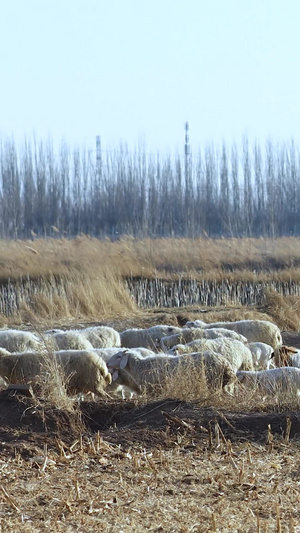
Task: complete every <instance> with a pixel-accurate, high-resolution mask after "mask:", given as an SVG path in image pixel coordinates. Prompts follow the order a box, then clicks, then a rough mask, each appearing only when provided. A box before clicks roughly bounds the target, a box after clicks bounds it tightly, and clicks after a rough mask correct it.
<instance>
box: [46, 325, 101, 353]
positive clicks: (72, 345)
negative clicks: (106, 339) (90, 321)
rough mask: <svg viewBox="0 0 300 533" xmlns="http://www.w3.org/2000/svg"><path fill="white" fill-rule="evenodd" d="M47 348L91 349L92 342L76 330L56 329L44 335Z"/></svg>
mask: <svg viewBox="0 0 300 533" xmlns="http://www.w3.org/2000/svg"><path fill="white" fill-rule="evenodd" d="M43 340H44V342H45V345H46V347H47V348H50V349H52V350H91V349H93V346H92V344H91V343H90V341H88V339H87V338H86V337H85V336H84V335H82V334H81V333H80V332H79V331H77V330H68V331H57V330H54V332H53V333H52V332H51V333H48V334H47V335H44V337H43Z"/></svg>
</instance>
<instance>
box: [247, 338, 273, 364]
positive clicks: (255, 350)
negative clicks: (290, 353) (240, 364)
mask: <svg viewBox="0 0 300 533" xmlns="http://www.w3.org/2000/svg"><path fill="white" fill-rule="evenodd" d="M247 346H248V348H249V350H250V351H251V353H252V359H253V366H254V369H255V370H268V369H269V368H270V367H274V364H273V361H272V354H273V353H274V348H272V346H270V345H269V344H266V343H264V342H249V343H248V344H247Z"/></svg>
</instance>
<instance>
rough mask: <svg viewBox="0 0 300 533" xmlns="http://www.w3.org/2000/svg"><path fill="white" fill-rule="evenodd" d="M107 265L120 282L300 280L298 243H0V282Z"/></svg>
mask: <svg viewBox="0 0 300 533" xmlns="http://www.w3.org/2000/svg"><path fill="white" fill-rule="evenodd" d="M103 266H108V267H109V268H110V269H113V270H114V272H115V273H116V274H117V275H118V276H121V277H128V276H148V277H149V276H152V277H153V276H154V277H155V276H162V277H163V276H167V277H170V276H172V275H174V276H176V275H184V274H185V275H187V276H189V277H197V276H198V277H199V276H200V277H203V276H205V277H206V278H207V279H216V277H217V278H218V277H220V276H224V273H226V276H227V277H228V276H229V275H235V274H237V275H239V276H240V275H241V274H242V275H243V276H250V277H251V279H253V278H257V279H262V280H264V279H265V276H268V278H270V277H272V276H274V277H276V278H277V277H280V279H284V276H292V277H293V278H297V279H300V238H294V237H282V238H278V239H269V238H268V239H263V238H261V239H254V238H253V239H250V238H245V239H235V238H232V239H209V238H207V239H205V238H198V239H179V238H178V239H175V238H174V239H149V238H147V239H143V240H136V239H133V238H131V237H124V238H122V239H120V240H118V241H114V242H112V241H110V240H109V239H104V240H99V239H95V238H91V237H89V236H86V235H84V236H79V237H76V238H75V239H70V240H69V239H36V240H34V241H21V240H17V241H0V281H6V280H7V279H8V278H10V279H11V280H14V279H18V278H19V277H20V276H27V275H29V276H30V277H31V278H34V277H39V276H47V275H50V274H53V275H58V276H62V275H67V274H68V273H69V272H70V270H71V271H72V270H75V271H78V272H80V273H82V274H85V273H86V271H87V270H88V271H89V272H90V273H91V272H93V273H94V274H96V273H97V271H98V269H99V267H103Z"/></svg>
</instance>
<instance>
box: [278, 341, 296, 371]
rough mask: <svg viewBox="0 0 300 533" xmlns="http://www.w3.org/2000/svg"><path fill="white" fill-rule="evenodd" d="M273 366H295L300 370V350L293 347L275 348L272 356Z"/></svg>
mask: <svg viewBox="0 0 300 533" xmlns="http://www.w3.org/2000/svg"><path fill="white" fill-rule="evenodd" d="M272 358H273V359H272V360H273V362H274V364H275V366H279V367H281V366H295V367H297V368H300V350H298V349H297V348H294V346H285V345H283V346H277V348H275V350H274V351H273V354H272Z"/></svg>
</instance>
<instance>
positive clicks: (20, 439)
mask: <svg viewBox="0 0 300 533" xmlns="http://www.w3.org/2000/svg"><path fill="white" fill-rule="evenodd" d="M83 428H84V425H83V424H82V422H81V414H80V412H79V411H78V412H69V411H62V410H59V409H56V408H55V407H51V406H49V405H46V404H45V405H43V403H41V402H37V401H36V400H33V399H29V398H22V397H19V396H13V397H7V398H3V397H2V398H0V452H1V454H3V453H4V454H5V453H9V452H11V451H14V450H16V449H20V448H21V449H23V450H25V449H26V454H28V453H29V454H30V453H31V452H30V450H32V453H36V450H37V448H40V449H43V447H44V445H45V444H47V445H50V446H53V445H54V444H55V443H56V441H57V439H59V440H63V441H64V442H66V443H70V444H71V443H72V442H73V441H74V440H75V438H78V435H79V434H80V433H81V432H82V429H83Z"/></svg>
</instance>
